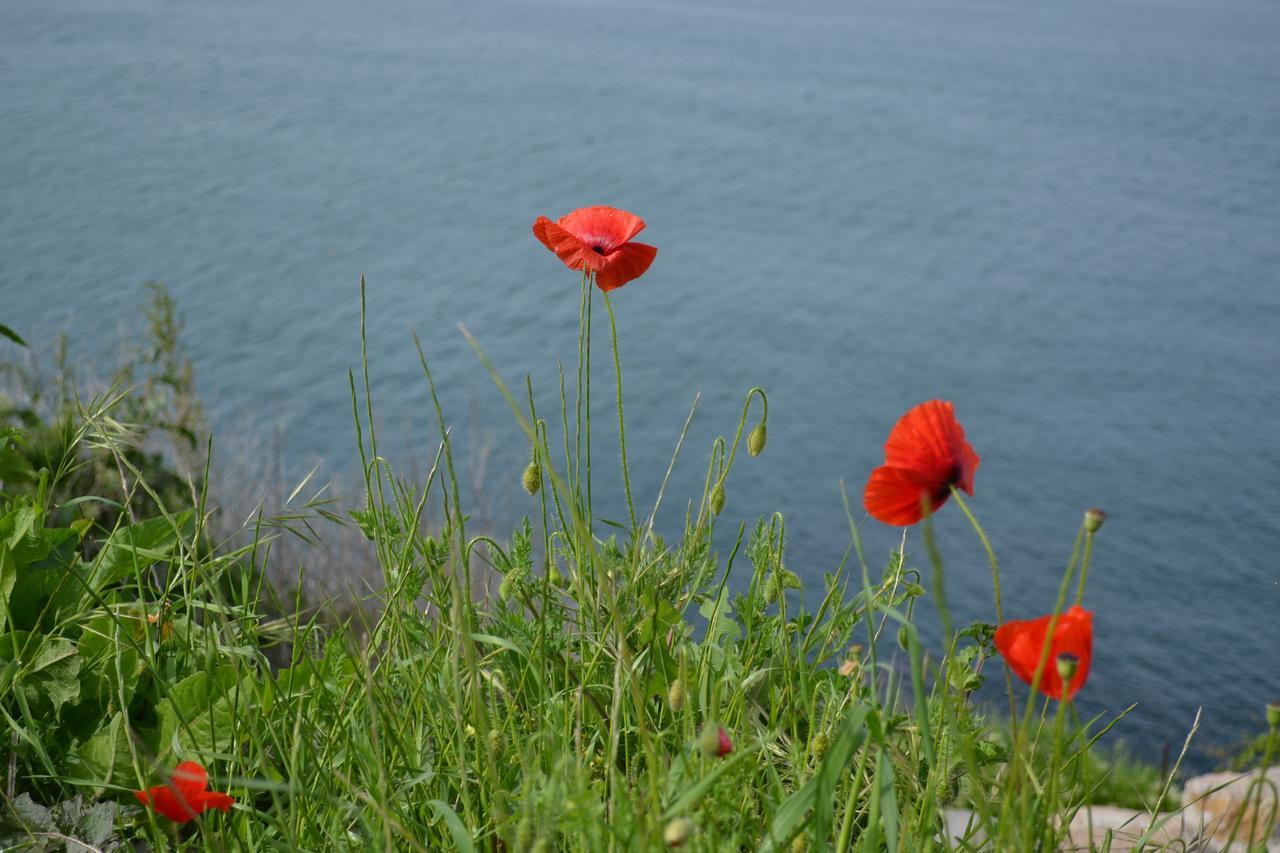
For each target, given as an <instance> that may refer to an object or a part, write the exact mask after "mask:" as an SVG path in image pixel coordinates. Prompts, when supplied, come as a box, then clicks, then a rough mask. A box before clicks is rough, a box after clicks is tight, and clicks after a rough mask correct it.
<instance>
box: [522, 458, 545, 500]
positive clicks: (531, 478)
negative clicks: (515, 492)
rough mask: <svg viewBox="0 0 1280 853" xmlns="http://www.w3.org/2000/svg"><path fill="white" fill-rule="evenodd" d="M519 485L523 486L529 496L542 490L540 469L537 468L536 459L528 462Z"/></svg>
mask: <svg viewBox="0 0 1280 853" xmlns="http://www.w3.org/2000/svg"><path fill="white" fill-rule="evenodd" d="M520 485H522V486H524V490H525V491H526V492H528V493H529V494H530V495H536V494H537V493H538V490H539V489H541V488H542V469H541V468H540V467H538V460H537V459H534V460H533V461H532V462H530V463H529V467H527V468H525V469H524V473H523V474H521V475H520Z"/></svg>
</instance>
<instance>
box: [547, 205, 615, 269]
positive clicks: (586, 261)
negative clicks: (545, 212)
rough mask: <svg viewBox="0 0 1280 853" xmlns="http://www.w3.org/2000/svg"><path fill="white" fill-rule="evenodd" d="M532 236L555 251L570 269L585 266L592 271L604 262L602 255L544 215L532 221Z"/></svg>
mask: <svg viewBox="0 0 1280 853" xmlns="http://www.w3.org/2000/svg"><path fill="white" fill-rule="evenodd" d="M533 236H535V237H537V238H538V239H539V240H540V241H542V244H543V245H544V246H546V247H547V248H548V249H550V250H551V251H553V252H555V253H556V256H557V257H558V258H560V260H561V261H563V262H564V265H565V266H567V267H568V268H569V269H571V270H580V269H582V268H583V267H586V268H587V269H589V270H591V271H593V272H594V271H595V270H597V269H599V268H600V266H601V265H602V264H603V263H604V258H603V256H601V255H598V254H596V253H595V252H593V251H591V250H590V249H588V248H587V247H586V246H584V245H582V243H581V241H579V240H578V238H577V237H575V236H573V235H572V234H570V233H569V232H568V231H566V230H565V229H564V228H562V227H560V226H559V225H557V224H556V223H554V222H552V221H551V220H550V219H547V218H546V217H539V218H538V221H537V222H535V223H533Z"/></svg>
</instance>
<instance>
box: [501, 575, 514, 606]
mask: <svg viewBox="0 0 1280 853" xmlns="http://www.w3.org/2000/svg"><path fill="white" fill-rule="evenodd" d="M515 585H516V575H515V572H507V573H506V574H505V575H503V576H502V583H500V584H498V598H500V599H502V600H503V601H509V600H511V593H512V592H513V591H514V589H515Z"/></svg>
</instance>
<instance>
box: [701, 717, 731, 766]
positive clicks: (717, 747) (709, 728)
mask: <svg viewBox="0 0 1280 853" xmlns="http://www.w3.org/2000/svg"><path fill="white" fill-rule="evenodd" d="M698 749H699V750H700V751H701V752H702V754H703V755H705V756H706V757H707V758H724V757H725V756H726V755H728V754H729V753H731V752H733V741H731V740H729V733H728V732H726V731H725V730H724V726H720V725H716V724H715V723H708V724H707V725H705V726H703V727H702V732H701V733H700V734H699V735H698Z"/></svg>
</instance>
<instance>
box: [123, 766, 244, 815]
mask: <svg viewBox="0 0 1280 853" xmlns="http://www.w3.org/2000/svg"><path fill="white" fill-rule="evenodd" d="M133 795H134V796H135V797H137V798H138V802H140V803H142V804H143V805H144V806H151V807H152V808H154V809H155V810H156V811H158V812H160V814H162V815H164V816H165V817H167V818H169V820H173V821H177V822H178V823H186V822H187V821H189V820H191V819H192V818H194V817H195V816H196V815H199V814H204V812H205V810H207V809H218V810H219V811H222V812H229V811H231V805H232V804H233V803H234V802H235V801H236V800H235V797H232V796H231V795H230V794H220V793H217V792H215V791H210V790H209V775H208V774H207V773H205V772H204V768H203V767H201V766H200V765H199V764H197V763H196V762H194V761H184V762H182V763H181V764H179V765H178V766H177V768H176V769H175V770H174V771H173V779H172V781H170V783H169V784H168V785H157V786H156V787H154V788H150V789H148V790H146V791H134V792H133Z"/></svg>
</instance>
